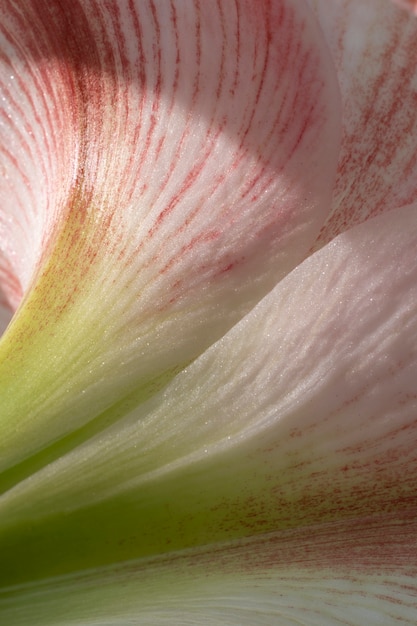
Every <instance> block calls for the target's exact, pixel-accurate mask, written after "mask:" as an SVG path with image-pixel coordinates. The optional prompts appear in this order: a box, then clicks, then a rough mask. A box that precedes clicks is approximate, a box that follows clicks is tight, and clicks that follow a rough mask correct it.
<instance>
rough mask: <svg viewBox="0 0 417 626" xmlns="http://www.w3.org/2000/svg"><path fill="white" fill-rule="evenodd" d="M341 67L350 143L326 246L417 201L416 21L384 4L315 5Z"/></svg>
mask: <svg viewBox="0 0 417 626" xmlns="http://www.w3.org/2000/svg"><path fill="white" fill-rule="evenodd" d="M310 4H311V5H312V7H313V8H314V10H315V12H316V13H317V16H318V18H319V21H320V24H321V26H322V29H323V31H324V34H325V36H326V39H327V40H328V43H329V46H330V49H331V52H332V55H333V58H334V60H335V63H336V68H337V72H338V78H339V83H340V88H341V94H342V104H343V138H342V148H341V153H340V157H339V165H338V174H337V180H336V188H335V193H334V201H333V209H332V212H331V214H330V216H329V217H328V219H327V221H326V223H325V225H324V227H323V229H322V231H321V233H320V237H319V239H318V241H317V243H316V247H319V246H321V245H323V244H324V243H326V242H327V241H329V240H330V239H332V238H333V237H334V236H335V235H337V234H338V233H340V232H342V231H344V230H346V229H348V228H349V227H350V226H353V225H355V224H359V223H360V222H363V221H364V220H366V219H368V218H369V217H372V216H374V215H377V214H379V213H382V212H384V211H387V210H391V209H392V208H396V207H398V206H403V205H406V204H409V203H411V202H414V201H415V200H416V199H417V182H416V181H417V21H416V20H415V18H414V17H413V16H411V15H407V13H406V12H404V11H401V10H400V9H399V8H398V7H396V6H394V4H393V3H391V2H388V1H384V2H381V1H380V0H369V1H368V2H362V0H351V1H350V2H345V1H344V0H334V1H332V2H331V3H329V2H327V0H311V1H310Z"/></svg>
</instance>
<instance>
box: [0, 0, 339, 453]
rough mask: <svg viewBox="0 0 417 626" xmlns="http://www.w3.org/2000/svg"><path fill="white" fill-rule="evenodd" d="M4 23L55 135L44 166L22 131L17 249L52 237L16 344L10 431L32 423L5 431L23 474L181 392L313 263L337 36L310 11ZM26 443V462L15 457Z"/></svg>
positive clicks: (21, 94)
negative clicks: (120, 412) (91, 424)
mask: <svg viewBox="0 0 417 626" xmlns="http://www.w3.org/2000/svg"><path fill="white" fill-rule="evenodd" d="M6 7H9V4H7V5H6ZM4 11H5V13H6V15H5V17H6V18H7V19H6V20H5V22H4V24H5V25H4V26H3V29H4V30H5V32H6V35H7V36H8V37H9V39H11V40H12V39H13V38H16V39H17V34H16V33H17V32H19V34H21V29H22V27H23V25H24V24H22V25H21V22H22V20H24V19H26V25H25V30H24V31H23V33H27V34H26V35H24V36H23V39H19V41H20V43H19V45H18V52H19V54H20V55H21V56H18V58H19V59H21V60H20V61H19V63H20V65H19V69H22V72H27V73H28V76H27V78H28V80H27V81H26V78H25V81H26V83H25V84H27V87H25V89H24V90H23V89H22V88H21V87H20V84H19V89H16V91H13V97H14V99H15V100H16V102H18V104H19V106H20V109H21V110H22V111H27V116H28V119H30V120H32V117H34V116H35V111H38V107H32V105H31V104H30V98H29V95H26V92H28V94H29V93H30V94H32V95H31V97H32V99H33V98H37V99H38V100H39V107H40V113H36V114H37V115H39V116H40V120H41V124H40V128H39V129H37V133H38V135H37V138H36V141H35V140H34V141H33V146H32V144H30V145H29V147H28V148H26V144H25V143H24V142H25V141H27V138H26V134H25V133H23V132H20V131H19V132H17V130H16V128H15V126H12V127H11V130H10V132H12V130H13V133H14V134H13V135H12V136H13V137H15V136H16V137H17V139H16V141H17V144H18V155H17V156H16V154H15V153H14V152H13V151H12V152H11V155H12V157H14V158H15V162H14V165H13V167H11V178H12V180H13V184H14V185H16V188H14V187H13V193H12V194H10V197H11V201H10V202H11V203H12V204H11V205H10V207H9V209H8V213H7V215H13V216H15V215H16V217H14V218H13V219H16V220H17V221H18V227H16V230H10V232H8V234H7V241H9V240H10V241H11V242H15V241H20V240H22V238H23V236H24V237H26V238H27V237H29V233H31V232H32V226H31V225H32V222H33V224H35V223H36V229H37V231H36V232H37V235H36V237H35V244H34V245H32V246H31V251H30V254H29V255H28V256H27V259H26V262H25V265H24V268H23V269H22V270H21V272H20V273H19V272H18V271H17V270H16V274H17V275H18V276H19V277H20V274H21V273H23V274H24V276H28V277H29V276H34V275H36V277H37V282H36V283H34V285H35V286H34V288H33V289H31V290H27V292H26V300H25V303H24V304H25V306H23V307H22V309H21V311H20V313H19V315H18V316H16V318H15V320H14V324H13V326H12V327H11V328H10V333H9V334H8V337H7V338H5V342H4V343H3V357H2V358H3V359H4V362H6V360H7V362H8V364H9V365H8V372H1V371H0V389H1V388H2V386H6V385H7V387H8V390H9V393H10V402H9V403H8V405H7V407H6V408H5V414H6V415H7V423H9V424H11V423H12V422H13V423H15V419H17V420H18V421H20V420H22V422H21V429H20V430H19V431H18V430H17V429H16V428H15V427H14V428H13V432H12V430H11V429H9V427H8V426H6V425H5V426H4V430H2V433H3V442H4V446H5V453H4V455H3V454H2V459H3V461H4V463H5V464H7V463H9V462H10V463H12V457H13V459H14V460H13V462H16V461H17V459H18V458H23V457H24V456H25V455H26V454H28V453H29V450H32V451H34V450H37V449H39V447H42V446H44V445H47V444H48V443H51V442H53V441H55V440H56V439H57V438H59V437H62V436H63V435H64V434H66V433H68V432H70V431H71V430H72V429H74V428H79V427H80V426H81V425H83V424H84V423H85V422H88V421H89V420H91V419H93V418H94V417H96V416H97V415H99V414H100V413H101V412H102V411H104V410H105V409H107V408H109V407H111V406H112V405H114V404H115V403H117V402H119V401H120V400H122V399H123V398H124V397H125V396H126V395H128V394H129V393H131V392H132V391H134V390H135V389H137V388H138V387H140V386H143V385H145V384H146V383H149V382H150V383H151V384H153V382H152V381H153V380H154V379H155V378H158V377H159V376H161V375H164V376H172V372H173V371H176V370H177V369H178V367H182V366H183V365H184V364H185V363H187V362H189V361H190V360H192V359H193V358H195V357H196V356H197V355H198V354H200V353H201V352H202V351H203V350H204V349H205V348H206V347H207V346H208V345H210V343H211V342H213V341H214V340H215V339H216V338H218V337H219V336H221V335H222V334H223V333H224V332H225V331H226V330H227V329H228V328H230V326H231V325H233V324H234V323H235V322H236V320H237V319H239V318H240V317H241V316H242V315H243V314H244V313H245V312H246V311H247V310H248V309H249V308H250V307H251V306H253V304H254V303H255V302H257V301H258V300H259V299H260V298H261V297H262V296H263V295H264V294H265V293H266V292H267V291H268V290H269V289H270V288H271V287H272V286H273V285H275V284H276V282H277V281H278V280H279V279H280V278H282V276H283V275H285V274H286V273H287V272H288V271H289V270H290V269H292V268H293V267H294V265H296V264H297V263H298V262H299V261H300V260H301V259H302V258H303V256H304V255H305V254H306V252H307V250H308V248H309V247H310V246H311V244H312V243H313V241H314V239H315V237H316V235H317V233H318V229H319V227H320V225H321V224H322V222H323V220H324V218H325V216H326V214H327V212H328V210H329V208H330V194H331V189H332V185H333V177H334V170H335V157H336V154H337V150H338V145H339V144H338V139H339V103H338V92H337V85H336V82H335V76H334V75H333V69H332V65H331V61H330V59H329V55H328V51H327V48H326V47H325V45H324V42H323V39H322V35H321V33H320V31H319V30H318V28H317V27H316V24H315V22H314V19H313V17H312V15H311V14H310V12H309V10H308V7H306V6H304V4H300V3H299V2H296V1H294V0H285V1H284V0H275V1H272V0H271V1H268V0H262V1H261V2H258V1H256V2H255V1H254V0H239V1H236V2H230V3H223V2H220V1H218V2H204V3H203V2H182V1H178V2H167V1H166V0H163V1H158V2H153V1H151V0H149V1H145V2H144V1H140V2H139V1H137V2H133V1H132V2H126V3H118V2H106V3H102V2H94V1H91V2H76V3H68V4H67V3H65V5H63V4H62V3H58V2H52V3H51V2H50V1H49V0H48V2H34V1H33V2H27V3H25V11H23V12H17V10H16V9H15V7H14V4H12V5H10V8H9V9H8V10H6V9H5V10H4ZM17 13H18V14H17ZM39 42H40V43H39ZM62 42H64V43H62ZM15 45H16V46H17V44H15ZM10 54H11V53H10ZM16 74H18V72H16ZM25 76H26V74H25ZM7 80H8V79H7V72H6V74H5V75H4V79H3V82H4V84H6V83H7ZM19 80H21V81H22V82H24V81H23V77H22V78H21V79H19ZM37 81H38V82H39V81H40V84H41V85H44V84H45V86H46V88H47V91H46V94H47V95H46V96H44V93H45V92H44V90H43V89H38V82H37ZM7 84H8V83H7ZM60 94H62V100H60ZM13 102H14V100H13ZM72 103H73V104H72ZM18 104H16V105H14V106H15V108H16V110H17V107H18ZM67 108H69V109H70V110H69V112H68V115H66V114H65V113H63V111H64V112H65V111H66V109H67ZM20 109H18V110H19V111H20ZM21 117H22V115H21V114H19V115H17V119H18V120H20V119H21ZM51 120H52V121H53V123H51ZM55 122H56V124H55ZM31 123H32V124H34V121H33V122H32V121H31ZM56 126H57V128H56ZM50 135H51V137H50ZM13 141H15V140H14V139H13ZM13 141H12V140H10V141H8V142H7V146H8V150H12V148H11V147H10V146H13ZM30 149H31V150H32V152H33V154H35V153H36V154H37V151H39V155H40V158H36V159H35V158H33V160H32V157H33V155H32V152H30ZM27 150H28V151H29V152H28V156H27V157H26V156H25V157H24V158H23V157H22V158H21V159H19V158H18V156H20V153H21V152H22V153H23V152H25V151H27ZM25 154H26V152H25ZM29 157H30V158H29ZM16 159H17V160H16ZM50 163H51V168H52V170H51V171H49V169H50V166H49V164H50ZM45 172H46V175H45ZM22 175H24V176H25V177H26V179H25V180H26V181H27V182H25V184H24V187H23V189H24V190H25V192H26V193H27V195H28V197H29V199H30V200H29V202H28V204H29V210H28V209H26V208H25V206H26V202H25V201H24V199H23V198H21V197H20V191H18V189H19V190H20V189H21V188H22V186H21V185H20V184H19V185H17V184H16V183H15V181H16V180H17V179H18V177H19V176H22ZM32 196H33V197H32ZM39 212H40V215H38V213H39ZM25 228H26V230H25ZM19 229H20V230H19ZM20 231H22V232H20ZM18 235H19V236H20V239H19V238H18ZM10 245H14V246H17V244H16V243H13V244H10ZM17 256H19V258H21V256H22V254H21V251H20V249H19V250H17ZM9 258H10V254H9ZM25 272H26V273H25ZM21 282H22V284H23V285H24V288H26V286H27V285H28V279H26V281H24V280H21ZM17 343H19V344H22V346H23V350H21V351H16V349H15V345H16V344H17ZM64 344H65V348H64V347H63V346H64ZM42 354H44V355H45V356H44V357H42V356H41V355H42ZM34 355H37V356H36V359H35V361H36V364H34V362H33V360H32V359H34V358H35V357H34ZM46 355H48V356H46ZM52 355H53V362H54V367H53V370H52V369H51V367H50V358H51V356H52ZM12 361H13V367H11V365H10V364H11V362H12ZM33 367H36V370H37V376H36V380H35V379H33V377H31V376H30V375H29V372H30V371H31V370H32V368H33ZM12 370H13V371H14V372H15V374H14V377H13V380H14V381H16V380H19V385H18V387H19V388H18V389H15V387H14V385H16V384H17V383H16V382H14V383H13V381H12V380H10V372H11V371H12ZM18 372H20V374H18ZM24 372H25V374H24ZM167 372H168V374H167ZM22 380H26V381H27V389H26V391H25V385H26V383H23V384H22V382H21V381H22ZM40 380H42V389H43V392H42V394H40V393H39V389H38V385H39V384H40V383H39V381H40ZM158 384H161V383H158ZM64 390H65V391H64ZM147 393H148V392H147ZM34 397H37V398H40V397H42V400H40V399H39V406H38V405H37V404H36V402H35V403H34V402H33V398H34ZM19 398H20V399H19ZM25 398H26V399H25ZM136 401H137V400H136V399H135V402H136ZM17 415H18V416H19V417H17ZM13 416H16V417H13ZM23 424H25V427H23ZM42 424H43V426H42ZM47 424H48V426H47V427H46V425H47ZM2 428H3V426H2ZM26 428H29V429H30V434H29V431H26ZM6 430H7V431H8V435H7V437H6ZM17 432H21V433H23V432H25V435H24V439H25V443H24V444H23V442H20V443H19V444H17V443H16V448H15V446H13V445H11V440H10V441H9V443H8V444H6V440H8V439H7V438H8V436H9V435H10V436H11V438H12V439H13V440H14V438H15V437H16V435H17ZM36 433H37V434H36ZM18 438H20V435H18ZM6 448H7V450H8V452H6ZM18 449H19V450H18ZM25 450H26V451H25ZM9 455H10V459H9V461H6V457H8V456H9Z"/></svg>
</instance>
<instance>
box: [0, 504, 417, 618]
mask: <svg viewBox="0 0 417 626" xmlns="http://www.w3.org/2000/svg"><path fill="white" fill-rule="evenodd" d="M416 519H417V517H416V511H415V510H412V511H409V512H408V514H407V515H405V516H404V517H403V518H401V519H398V518H397V517H395V516H394V515H382V516H375V517H367V518H364V519H359V520H356V522H355V524H352V523H351V522H350V521H348V522H346V521H342V522H337V523H333V524H323V525H321V526H318V527H311V528H308V529H305V528H303V529H297V530H294V531H285V532H280V533H272V534H270V535H263V536H258V537H252V538H250V539H247V540H242V541H234V542H230V543H227V544H218V545H214V546H209V547H206V548H200V549H196V550H189V551H184V552H183V553H174V554H170V555H166V556H163V557H157V558H151V559H143V560H138V561H131V562H127V563H124V564H118V565H116V566H113V567H108V568H102V569H98V570H90V571H85V572H77V573H75V574H72V575H69V576H66V577H57V578H51V579H47V580H44V581H40V582H37V583H31V584H27V585H22V586H16V587H10V588H8V589H4V590H3V591H2V592H0V615H1V617H2V619H3V620H5V623H7V624H8V625H9V626H26V625H27V624H28V623H30V624H31V625H32V626H49V625H50V626H63V625H66V626H70V625H73V626H75V625H79V626H81V625H82V626H90V625H92V624H100V625H101V626H106V625H107V626H113V625H114V624H117V626H123V625H125V624H126V625H127V624H136V625H137V626H164V625H175V626H178V625H179V624H181V625H183V624H184V625H188V624H189V625H190V626H195V624H199V625H201V626H214V625H216V626H217V625H219V624H221V625H222V626H244V625H248V626H253V624H257V625H261V624H263V625H265V626H271V625H272V624H274V625H276V624H285V625H287V624H288V625H289V624H297V625H298V626H334V624H345V625H347V626H357V625H358V624H365V623H366V624H393V623H395V624H403V625H405V624H409V625H410V626H411V625H413V624H415V612H416V610H417V600H416V596H417V584H416V579H417V578H416V575H417V568H416V563H415V559H414V558H413V555H414V554H415V550H416V547H417V546H416V533H417V522H416Z"/></svg>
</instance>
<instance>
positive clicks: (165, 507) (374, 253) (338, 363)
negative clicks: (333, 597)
mask: <svg viewBox="0 0 417 626" xmlns="http://www.w3.org/2000/svg"><path fill="white" fill-rule="evenodd" d="M416 216H417V207H416V205H412V206H410V207H405V208H403V209H399V210H396V211H392V212H390V213H386V214H385V215H383V216H380V217H378V218H374V219H373V220H369V221H368V222H366V223H365V224H363V225H361V226H359V227H357V228H356V229H353V230H351V231H349V232H347V233H345V234H343V235H341V236H340V237H338V238H337V239H336V240H334V241H333V242H331V243H330V244H328V245H327V246H326V247H324V248H323V249H322V250H321V251H319V252H317V253H316V254H314V255H313V256H311V257H309V258H308V259H307V260H306V261H305V262H304V263H303V264H302V265H300V266H299V267H298V268H297V269H296V270H294V271H293V272H292V273H291V274H290V275H289V276H287V277H286V278H285V279H284V280H283V281H281V283H280V284H279V285H278V286H277V287H276V288H275V289H274V290H273V292H271V294H270V295H268V296H267V297H266V298H265V299H264V300H263V301H262V302H261V303H260V304H259V305H258V306H257V307H256V308H255V309H254V310H253V311H252V312H251V313H250V314H249V315H248V316H247V317H246V318H245V319H243V320H242V321H241V322H240V324H238V325H237V326H236V327H235V328H234V329H232V330H231V331H230V332H229V333H228V334H227V335H226V336H225V337H224V338H223V339H222V340H220V341H219V342H218V343H217V344H216V345H214V346H213V347H212V348H211V349H210V350H208V351H207V352H206V353H205V354H204V355H203V356H202V357H200V359H198V360H197V361H196V362H195V363H194V364H192V365H191V366H190V367H189V368H187V371H185V372H182V373H181V374H179V375H178V376H177V377H176V379H174V380H173V381H172V382H171V383H170V384H169V385H168V386H167V387H166V388H165V389H164V390H163V391H162V392H160V393H159V394H158V395H156V396H155V397H154V398H152V399H151V400H149V401H148V402H147V403H145V404H144V405H142V406H141V407H140V408H138V409H137V410H136V411H134V412H133V413H132V414H131V415H128V416H127V417H126V418H125V419H124V420H121V421H120V422H119V423H118V424H117V427H116V426H114V427H112V428H110V429H109V430H108V432H103V433H102V434H101V435H99V436H97V437H96V438H95V439H93V440H91V441H90V442H88V443H86V444H85V445H84V446H81V447H79V448H78V449H77V450H76V451H74V452H73V453H71V454H69V455H67V456H66V457H63V458H62V459H60V460H59V461H56V462H55V463H52V464H50V465H49V466H48V467H46V468H45V469H43V470H42V471H39V472H38V474H35V475H33V476H32V477H30V478H29V479H27V480H26V481H22V482H21V483H20V484H19V485H17V486H16V487H15V488H14V489H10V491H9V492H8V493H6V494H4V495H3V496H2V499H1V501H0V516H1V520H2V526H3V540H2V543H3V545H2V546H1V552H2V554H3V558H4V559H5V561H6V562H7V563H8V564H9V565H8V570H7V572H8V573H7V577H8V580H12V579H16V581H17V580H19V579H21V578H22V577H23V578H25V577H26V576H28V577H29V578H30V577H31V576H33V577H36V576H41V575H42V576H47V575H48V573H50V572H51V571H53V572H57V571H62V572H63V571H71V570H74V569H77V567H79V568H81V567H93V566H95V565H98V564H105V563H111V562H114V561H121V560H124V559H127V558H132V557H134V556H137V557H139V556H145V555H146V554H153V553H155V554H156V553H162V552H166V551H170V550H173V549H183V548H185V547H190V546H197V545H204V544H210V543H213V542H218V541H223V540H225V539H228V538H230V539H231V538H234V537H236V536H247V535H253V534H259V533H264V532H269V531H273V530H275V529H277V528H286V527H295V526H303V527H305V526H306V525H311V524H317V523H320V522H321V523H323V522H325V521H331V520H337V519H341V518H349V519H351V520H354V519H357V518H360V517H363V516H367V515H370V514H378V513H380V512H382V511H383V512H384V513H390V512H391V513H393V512H395V514H396V515H397V517H398V518H401V515H402V513H401V512H402V511H405V510H407V509H408V508H410V507H412V506H413V505H414V503H415V500H416V495H417V494H416V483H415V474H416V471H417V452H416V447H415V434H416V429H417V420H416V402H417V400H416V392H415V371H416V362H417V315H416V303H417V263H416V258H415V249H416V246H417V219H416ZM323 303H325V306H324V305H323ZM29 519H30V528H29V527H27V522H26V520H29ZM352 523H355V522H353V521H352ZM103 546H105V550H104V549H102V548H103ZM17 557H18V558H17ZM22 563H24V565H23V567H22Z"/></svg>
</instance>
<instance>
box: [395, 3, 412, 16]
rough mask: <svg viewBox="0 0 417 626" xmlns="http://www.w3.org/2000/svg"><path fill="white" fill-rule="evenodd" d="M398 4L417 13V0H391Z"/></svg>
mask: <svg viewBox="0 0 417 626" xmlns="http://www.w3.org/2000/svg"><path fill="white" fill-rule="evenodd" d="M393 1H394V2H395V3H396V4H398V6H400V7H403V8H404V9H408V11H411V12H412V13H414V14H415V15H417V0H393Z"/></svg>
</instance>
